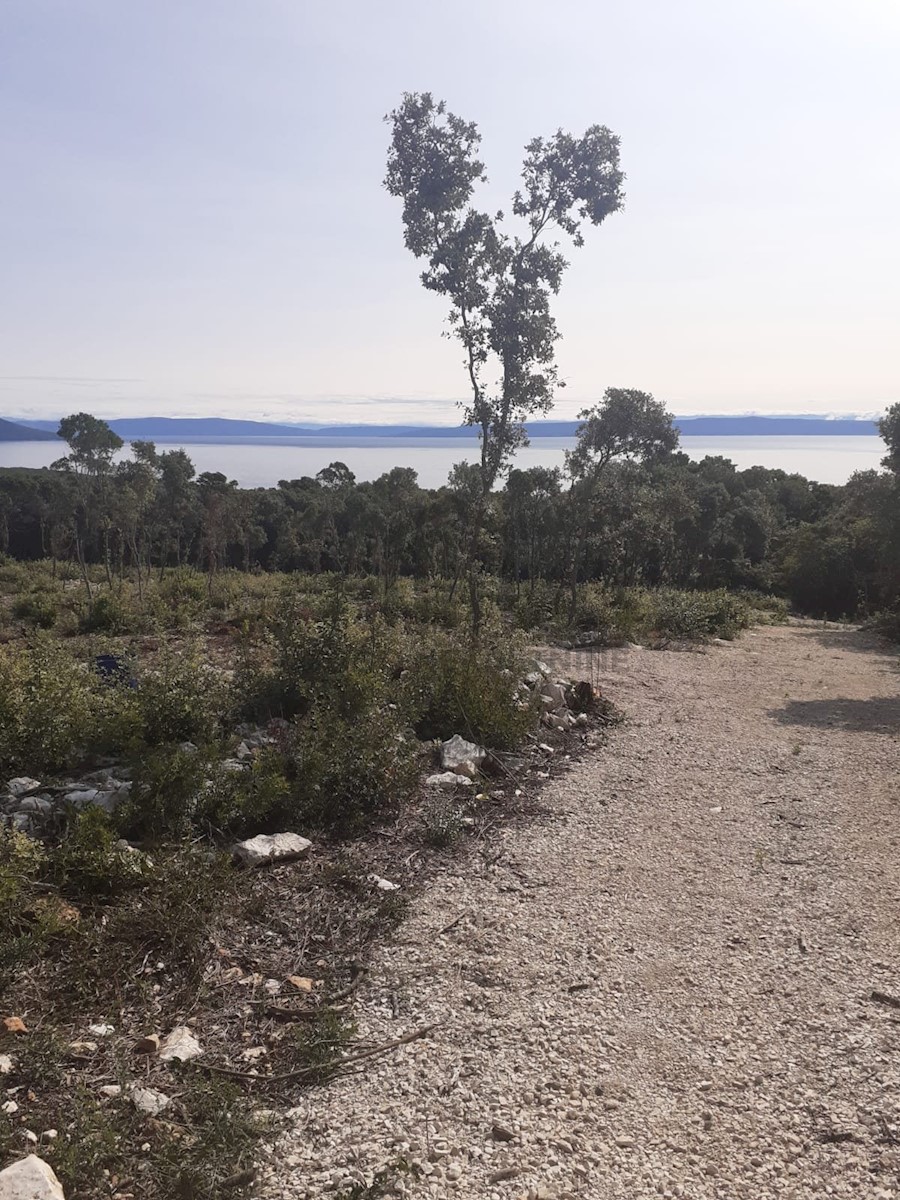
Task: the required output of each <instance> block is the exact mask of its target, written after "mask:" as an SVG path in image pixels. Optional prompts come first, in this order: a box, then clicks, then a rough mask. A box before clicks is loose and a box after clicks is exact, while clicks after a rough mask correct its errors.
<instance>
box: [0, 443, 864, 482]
mask: <svg viewBox="0 0 900 1200" xmlns="http://www.w3.org/2000/svg"><path fill="white" fill-rule="evenodd" d="M573 444H574V440H573V439H571V438H535V440H534V441H533V442H532V444H531V445H530V446H528V447H526V448H525V449H524V450H521V451H520V452H519V454H518V455H517V457H516V465H517V466H520V467H535V466H560V467H561V466H562V465H563V454H564V452H565V451H566V450H570V449H571V448H572V446H573ZM681 447H682V449H683V450H684V451H685V453H686V454H689V455H690V456H691V458H704V457H705V456H706V455H721V456H722V457H724V458H729V459H731V461H732V462H733V463H734V464H735V466H737V467H739V468H745V467H752V466H762V467H778V468H780V469H781V470H783V471H788V472H796V473H797V474H799V475H805V476H806V478H807V479H815V480H817V481H818V482H819V483H846V482H847V480H848V479H849V478H850V476H851V475H852V474H853V472H854V471H866V470H870V469H872V468H877V467H878V465H879V461H880V459H881V457H882V455H883V454H884V443H883V442H882V440H881V439H880V438H877V437H862V436H857V437H731V438H728V437H725V438H702V437H683V438H682V439H681ZM159 448H160V450H170V449H173V448H174V447H173V446H170V445H168V444H163V443H159ZM182 449H184V450H186V451H187V453H188V454H189V455H190V457H191V459H192V461H193V463H194V466H195V467H196V468H197V471H198V472H200V471H221V472H222V473H223V474H224V475H227V476H228V478H229V479H236V480H237V482H238V483H239V484H240V485H241V487H272V486H274V485H275V484H276V483H277V482H278V480H279V479H298V478H299V477H300V476H301V475H315V474H316V472H317V471H320V470H321V469H322V467H325V466H327V465H328V464H329V463H330V462H334V461H335V460H340V461H341V462H344V463H346V464H347V466H348V467H349V468H350V470H351V471H353V472H354V474H355V475H356V477H357V479H360V480H364V479H377V477H378V476H379V475H383V474H384V472H385V471H389V470H390V469H391V467H412V468H413V469H414V470H415V471H418V473H419V483H420V484H421V485H422V486H423V487H440V486H441V484H443V483H446V482H447V474H448V472H449V470H450V468H451V467H452V466H453V464H454V463H457V462H461V461H463V460H467V461H474V460H475V459H476V458H477V456H478V446H477V443H476V442H474V441H473V440H469V439H462V438H460V439H457V438H447V439H441V440H433V439H427V438H391V439H387V438H352V439H345V440H341V439H339V438H329V439H328V442H327V444H323V442H322V441H321V440H320V439H318V438H266V439H258V440H256V441H253V442H240V443H236V442H232V441H227V440H223V441H220V442H215V443H210V442H204V443H196V444H187V443H185V444H184V445H183V446H182ZM61 450H62V447H61V445H60V444H59V443H55V442H0V467H44V466H47V465H48V464H49V463H51V462H53V460H54V459H56V458H59V456H60V453H61Z"/></svg>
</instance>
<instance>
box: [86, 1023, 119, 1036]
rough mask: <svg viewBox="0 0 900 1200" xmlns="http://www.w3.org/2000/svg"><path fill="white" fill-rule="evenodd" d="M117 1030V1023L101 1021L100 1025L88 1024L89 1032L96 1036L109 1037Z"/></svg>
mask: <svg viewBox="0 0 900 1200" xmlns="http://www.w3.org/2000/svg"><path fill="white" fill-rule="evenodd" d="M115 1032H116V1027H115V1025H107V1024H105V1023H101V1024H99V1025H88V1033H92V1034H93V1035H94V1037H99V1038H107V1037H112V1035H113V1034H114V1033H115Z"/></svg>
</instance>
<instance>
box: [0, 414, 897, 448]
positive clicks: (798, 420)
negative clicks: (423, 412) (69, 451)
mask: <svg viewBox="0 0 900 1200" xmlns="http://www.w3.org/2000/svg"><path fill="white" fill-rule="evenodd" d="M58 424H59V422H58V421H31V420H29V421H22V422H20V423H18V424H14V423H13V422H11V421H4V420H2V419H0V441H13V440H15V441H25V440H32V441H37V440H42V441H43V440H46V439H47V438H48V437H53V436H54V434H55V433H56V429H57V426H58ZM109 424H110V425H111V426H112V428H113V429H114V430H115V431H116V433H117V434H118V435H119V437H121V438H124V440H125V441H135V440H138V439H142V438H146V439H149V440H151V441H157V442H186V443H190V442H194V443H199V442H204V441H207V442H218V441H225V440H227V441H231V442H240V441H247V440H252V441H253V442H257V441H265V440H267V439H269V438H278V439H284V438H290V439H303V440H304V441H306V440H311V441H323V442H324V441H326V440H328V439H331V440H336V441H337V442H339V443H340V442H347V441H348V440H349V439H352V438H366V439H369V438H416V439H429V440H430V439H443V438H465V437H476V436H477V431H476V430H475V429H473V428H471V427H470V426H465V425H456V426H444V425H441V426H438V425H300V424H286V423H275V422H269V421H241V420H234V419H232V418H230V417H122V418H120V419H115V420H111V421H110V422H109ZM579 424H580V422H578V421H534V422H532V423H531V424H530V425H529V426H528V433H529V436H530V437H532V438H542V437H557V438H571V437H574V436H575V432H576V430H577V429H578V426H579ZM675 424H676V426H677V427H678V429H679V430H680V432H681V433H682V434H683V436H685V437H811V436H816V437H823V436H826V437H828V436H831V437H854V436H863V437H873V436H877V435H878V426H877V424H876V422H875V421H872V420H868V419H863V418H835V419H830V418H825V417H814V416H809V417H763V416H742V417H726V416H709V417H676V418H675ZM7 429H8V430H13V431H16V432H13V433H5V430H7Z"/></svg>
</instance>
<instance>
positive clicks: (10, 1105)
mask: <svg viewBox="0 0 900 1200" xmlns="http://www.w3.org/2000/svg"><path fill="white" fill-rule="evenodd" d="M18 1111H19V1106H18V1104H16V1102H15V1100H4V1102H3V1103H2V1104H0V1112H5V1113H6V1115H7V1116H8V1117H11V1116H12V1115H13V1113H17V1112H18Z"/></svg>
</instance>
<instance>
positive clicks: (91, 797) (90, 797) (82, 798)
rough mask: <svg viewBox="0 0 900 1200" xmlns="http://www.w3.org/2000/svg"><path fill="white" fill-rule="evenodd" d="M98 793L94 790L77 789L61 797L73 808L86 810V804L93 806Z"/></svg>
mask: <svg viewBox="0 0 900 1200" xmlns="http://www.w3.org/2000/svg"><path fill="white" fill-rule="evenodd" d="M99 794H100V793H99V792H98V791H97V789H96V788H77V789H75V790H74V791H71V792H66V794H65V796H63V800H65V802H66V804H73V805H74V806H75V808H86V807H87V805H88V804H93V803H94V802H95V801H96V799H97V796H98V795H99Z"/></svg>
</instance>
